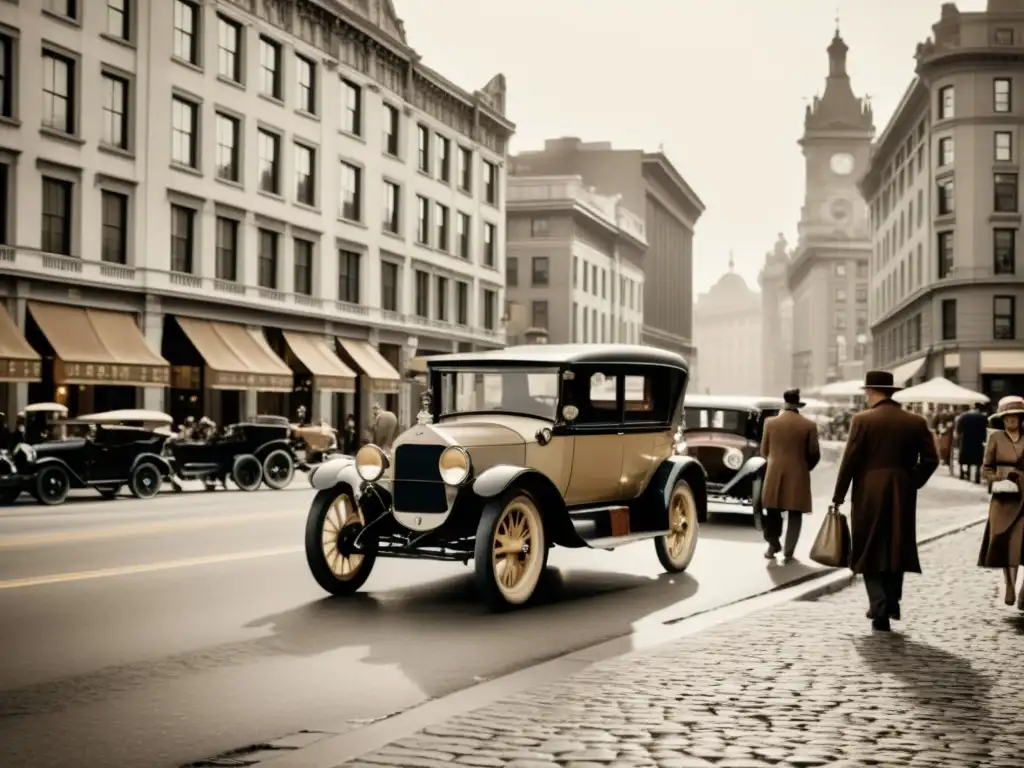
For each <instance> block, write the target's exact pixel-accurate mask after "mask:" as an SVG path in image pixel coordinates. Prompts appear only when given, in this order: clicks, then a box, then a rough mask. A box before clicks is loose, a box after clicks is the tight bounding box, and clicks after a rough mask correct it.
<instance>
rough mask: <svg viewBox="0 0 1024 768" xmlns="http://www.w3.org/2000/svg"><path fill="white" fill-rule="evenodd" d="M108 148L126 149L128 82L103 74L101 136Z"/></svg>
mask: <svg viewBox="0 0 1024 768" xmlns="http://www.w3.org/2000/svg"><path fill="white" fill-rule="evenodd" d="M100 140H101V141H102V142H103V143H104V144H106V145H107V146H108V147H117V148H118V149H124V150H127V149H128V81H127V80H124V79H123V78H120V77H115V76H114V75H111V74H108V73H106V72H104V73H103V134H102V136H101V138H100Z"/></svg>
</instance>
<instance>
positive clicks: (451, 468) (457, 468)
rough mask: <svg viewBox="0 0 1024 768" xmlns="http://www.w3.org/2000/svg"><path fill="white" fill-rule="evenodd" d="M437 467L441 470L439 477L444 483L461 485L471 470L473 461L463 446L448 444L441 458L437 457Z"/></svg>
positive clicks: (467, 478)
mask: <svg viewBox="0 0 1024 768" xmlns="http://www.w3.org/2000/svg"><path fill="white" fill-rule="evenodd" d="M437 468H438V470H440V472H441V479H442V480H443V481H444V484H445V485H453V486H455V485H462V484H463V483H465V482H466V481H467V480H469V476H470V474H471V472H472V471H473V463H472V462H471V461H470V459H469V453H468V452H467V451H466V449H465V448H460V447H459V446H457V445H450V446H448V447H447V448H445V449H444V453H442V454H441V458H440V459H438V462H437Z"/></svg>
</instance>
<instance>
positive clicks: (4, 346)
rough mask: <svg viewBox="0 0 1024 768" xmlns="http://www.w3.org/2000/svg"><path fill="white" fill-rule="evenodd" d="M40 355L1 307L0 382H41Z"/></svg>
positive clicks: (41, 367)
mask: <svg viewBox="0 0 1024 768" xmlns="http://www.w3.org/2000/svg"><path fill="white" fill-rule="evenodd" d="M42 378H43V364H42V360H41V359H40V357H39V353H38V352H36V351H35V350H34V349H32V345H31V344H29V343H28V342H27V341H26V340H25V336H24V334H22V332H21V331H20V330H18V326H17V324H16V323H15V322H14V320H13V319H12V318H11V316H10V315H9V314H7V310H6V309H4V307H3V305H0V381H41V380H42Z"/></svg>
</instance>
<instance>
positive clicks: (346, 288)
mask: <svg viewBox="0 0 1024 768" xmlns="http://www.w3.org/2000/svg"><path fill="white" fill-rule="evenodd" d="M361 264H362V254H361V253H358V252H356V251H347V250H345V249H344V248H342V249H340V250H339V251H338V300H339V301H346V302H348V303H349V304H358V303H359V295H360V293H359V269H360V266H361ZM393 266H394V265H393V264H388V263H387V262H384V263H383V264H381V273H382V277H383V276H384V275H383V273H384V272H385V271H386V269H387V268H388V267H393ZM384 308H385V309H387V307H384Z"/></svg>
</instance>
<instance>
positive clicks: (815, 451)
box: [761, 408, 821, 515]
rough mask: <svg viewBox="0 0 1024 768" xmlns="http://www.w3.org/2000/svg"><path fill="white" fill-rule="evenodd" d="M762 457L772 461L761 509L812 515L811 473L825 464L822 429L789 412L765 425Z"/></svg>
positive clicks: (762, 495)
mask: <svg viewBox="0 0 1024 768" xmlns="http://www.w3.org/2000/svg"><path fill="white" fill-rule="evenodd" d="M761 455H762V456H764V457H765V458H766V459H768V466H767V468H766V469H765V473H764V485H763V486H762V488H761V506H762V507H764V508H765V509H785V510H789V511H793V512H803V513H804V514H808V515H809V514H810V513H811V512H812V511H813V509H812V504H811V470H812V469H814V468H815V467H816V466H818V462H819V461H820V460H821V450H820V448H819V447H818V428H817V426H816V425H815V424H814V422H813V421H811V420H810V419H805V418H804V417H803V416H801V415H800V414H799V413H797V411H796V409H795V408H794V409H790V408H787V409H786V410H784V411H783V412H782V413H780V414H779V415H778V416H772V417H771V418H770V419H766V420H765V422H764V431H763V432H762V433H761Z"/></svg>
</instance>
